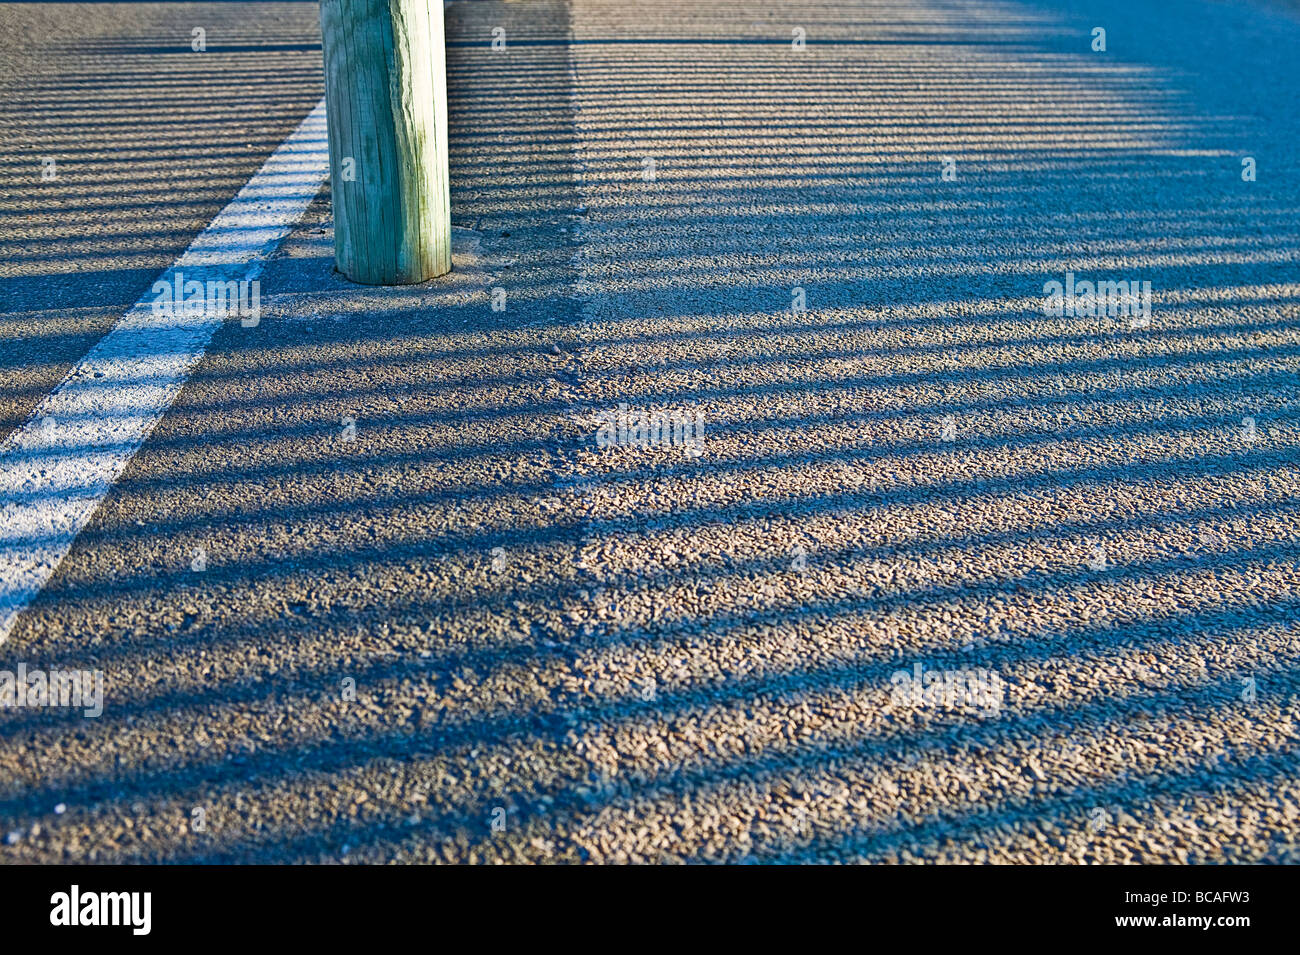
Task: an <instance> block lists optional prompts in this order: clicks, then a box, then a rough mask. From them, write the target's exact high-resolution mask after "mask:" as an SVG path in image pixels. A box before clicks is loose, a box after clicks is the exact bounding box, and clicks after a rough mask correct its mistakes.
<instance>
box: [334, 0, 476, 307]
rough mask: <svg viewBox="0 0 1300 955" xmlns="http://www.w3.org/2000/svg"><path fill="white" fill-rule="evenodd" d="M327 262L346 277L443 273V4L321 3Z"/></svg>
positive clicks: (389, 281) (373, 280) (446, 221)
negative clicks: (330, 217) (330, 212)
mask: <svg viewBox="0 0 1300 955" xmlns="http://www.w3.org/2000/svg"><path fill="white" fill-rule="evenodd" d="M320 21H321V34H322V37H323V39H324V50H325V101H326V109H327V110H328V116H329V139H330V189H331V191H332V193H333V199H334V260H335V263H336V264H337V265H338V269H339V271H340V272H342V273H343V274H344V275H345V276H347V277H348V278H349V279H351V280H352V281H354V282H363V283H365V284H368V285H403V284H409V283H412V282H423V281H425V280H426V279H431V278H433V277H434V276H437V275H442V274H444V273H446V272H450V271H451V199H450V194H449V189H448V173H447V61H446V56H447V54H446V47H445V45H444V42H443V33H442V0H321V5H320Z"/></svg>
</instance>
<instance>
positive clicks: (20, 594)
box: [0, 100, 329, 643]
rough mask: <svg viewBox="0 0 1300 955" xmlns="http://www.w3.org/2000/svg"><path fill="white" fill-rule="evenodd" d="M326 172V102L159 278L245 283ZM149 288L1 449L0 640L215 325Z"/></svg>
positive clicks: (217, 319)
mask: <svg viewBox="0 0 1300 955" xmlns="http://www.w3.org/2000/svg"><path fill="white" fill-rule="evenodd" d="M328 172H329V149H328V143H327V140H326V134H325V101H324V100H321V102H320V103H318V104H317V106H316V108H315V109H313V110H312V111H311V113H309V114H308V116H307V118H306V119H304V120H303V121H302V124H301V125H300V126H299V127H298V128H297V129H296V130H294V132H293V133H292V134H290V136H289V137H288V138H287V139H286V140H285V141H284V142H283V143H281V144H280V146H279V148H278V149H276V151H275V152H274V154H272V156H271V158H269V159H268V160H267V161H266V163H265V165H263V166H262V168H261V169H260V170H259V171H258V173H257V175H255V176H253V178H252V179H250V180H249V181H248V182H247V184H245V186H244V187H243V188H242V189H240V190H239V194H238V195H236V196H235V198H234V199H232V200H231V201H230V204H229V205H227V206H226V207H225V208H224V209H222V210H221V212H220V213H219V214H218V215H217V217H216V218H215V219H213V220H212V222H211V224H209V225H208V227H207V228H206V229H205V230H204V231H203V232H202V234H200V235H199V236H198V237H197V238H196V239H195V240H194V242H193V243H191V245H190V247H189V248H188V249H187V250H186V251H185V254H184V255H182V256H181V257H180V258H179V259H177V260H176V262H175V263H174V264H173V265H172V266H171V268H170V269H168V270H167V271H166V272H164V273H163V274H162V275H161V276H160V279H164V280H166V281H168V282H171V281H172V280H173V277H174V275H175V273H177V272H184V273H185V279H186V280H189V279H198V280H200V281H203V282H205V283H206V282H207V281H209V280H216V281H222V282H228V281H236V282H239V281H252V280H253V279H254V278H255V277H256V276H257V274H258V273H259V272H260V271H261V269H262V265H263V263H264V262H265V260H266V257H267V255H268V254H269V253H271V252H272V251H274V250H275V248H276V246H278V245H279V244H280V242H281V241H282V240H283V239H284V237H285V236H286V235H288V234H289V231H290V229H291V228H292V227H293V226H294V224H295V223H296V222H297V221H298V220H299V219H300V218H301V217H302V215H303V213H304V212H306V210H307V206H308V205H309V204H310V203H311V201H312V200H313V199H314V198H315V197H316V195H317V193H318V192H319V191H320V187H321V183H322V182H323V181H324V179H325V176H326V175H327V174H328ZM156 298H157V295H156V294H155V293H154V292H153V291H152V290H150V291H149V292H147V293H146V294H145V295H144V297H142V298H141V299H140V301H138V302H136V304H135V305H133V306H132V307H131V308H130V310H128V311H127V312H126V314H125V315H123V316H122V318H121V319H120V320H119V321H118V323H117V324H116V325H115V326H114V327H113V330H112V331H111V332H109V333H108V334H107V335H106V336H104V338H103V339H102V340H101V341H100V342H99V343H98V344H97V345H96V346H95V347H94V348H92V349H91V350H90V352H89V353H88V354H87V355H86V357H85V358H83V359H82V360H81V361H80V362H78V363H77V365H76V366H75V367H74V368H73V369H72V371H71V372H69V373H68V376H67V377H66V378H65V379H64V380H63V382H62V383H61V384H60V385H59V386H58V387H57V388H56V389H54V391H52V392H51V393H50V395H49V396H48V397H47V398H46V399H45V400H44V401H43V402H41V404H40V406H39V407H37V408H36V410H35V411H34V412H33V413H32V416H31V418H30V420H28V422H27V423H26V424H25V425H23V427H21V428H20V429H18V430H17V431H15V432H14V433H12V434H11V435H10V436H9V437H8V438H7V439H6V440H5V441H4V443H3V444H0V643H2V642H4V640H5V639H7V638H8V636H9V633H10V631H11V630H12V629H13V626H14V623H15V621H16V620H17V619H18V615H19V613H21V612H22V609H23V608H24V607H26V606H27V604H28V603H30V602H31V600H32V598H33V597H35V596H36V594H37V593H39V592H40V589H41V588H42V587H43V586H45V584H46V582H47V581H48V580H49V579H50V576H51V575H52V574H53V573H54V570H55V568H56V567H58V565H59V562H60V561H61V560H63V558H64V556H65V555H66V554H67V553H68V549H69V548H70V547H71V546H72V542H73V540H74V539H75V538H76V536H77V534H78V533H80V532H81V529H82V528H83V527H85V526H86V522H87V521H89V520H90V516H91V515H92V514H93V513H94V512H95V508H96V507H98V506H99V502H100V501H101V500H103V498H104V495H105V494H107V493H108V489H109V487H111V486H112V484H113V482H114V481H115V480H117V478H118V476H119V475H120V474H121V473H122V470H123V469H124V468H125V467H126V464H127V462H128V461H130V460H131V457H132V456H133V455H134V454H135V453H136V451H138V450H139V449H140V445H141V444H142V443H143V442H144V439H145V438H146V437H148V435H149V432H150V431H152V430H153V428H154V426H155V425H157V423H158V421H159V419H161V418H162V416H163V414H164V413H165V412H166V411H167V409H168V408H169V407H170V406H171V403H172V402H173V401H174V400H175V399H176V396H177V395H178V394H179V393H180V390H181V387H182V386H183V385H184V384H185V379H186V378H187V377H188V376H189V373H190V370H191V369H192V368H193V367H194V365H195V363H196V362H197V361H198V360H199V358H200V357H201V356H202V355H203V350H204V349H205V348H207V345H208V342H209V341H211V340H212V335H213V333H214V332H215V331H216V329H217V327H218V326H219V325H220V324H221V322H222V317H221V316H220V315H218V314H215V313H214V310H212V309H204V310H203V314H202V315H199V316H195V317H186V316H185V315H184V314H181V311H183V310H177V314H175V316H174V317H173V316H167V317H163V316H161V315H155V314H154V312H155V309H154V301H155V299H156Z"/></svg>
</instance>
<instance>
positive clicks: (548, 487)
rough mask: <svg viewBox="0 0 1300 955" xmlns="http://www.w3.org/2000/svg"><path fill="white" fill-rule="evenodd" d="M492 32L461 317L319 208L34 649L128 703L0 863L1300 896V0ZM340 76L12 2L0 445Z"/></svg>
mask: <svg viewBox="0 0 1300 955" xmlns="http://www.w3.org/2000/svg"><path fill="white" fill-rule="evenodd" d="M446 15H447V41H448V47H449V63H448V82H449V93H450V99H451V110H452V115H451V127H452V183H453V223H454V225H455V226H456V250H455V263H456V271H455V272H454V273H453V275H452V276H449V277H447V278H445V279H441V280H438V281H435V282H433V283H429V284H427V285H424V286H417V287H410V288H403V289H374V288H364V287H358V286H353V285H349V284H348V283H347V282H345V281H343V280H342V279H341V278H340V277H339V276H338V275H337V274H335V273H334V272H333V271H332V265H333V261H332V246H333V239H332V227H331V221H330V218H329V206H328V194H327V193H328V190H327V189H326V190H325V191H324V192H323V193H322V195H321V197H320V198H319V199H318V200H317V202H316V203H315V205H313V207H312V209H311V210H310V211H309V213H308V215H307V217H306V219H305V220H304V221H303V222H302V223H301V224H300V226H299V227H298V229H297V230H296V231H295V232H294V234H293V235H292V236H291V238H290V239H288V240H287V241H286V242H285V244H284V245H283V246H282V247H281V248H280V249H279V251H278V252H277V253H276V254H275V256H274V257H273V259H272V261H271V262H269V263H268V265H267V268H266V271H265V272H264V273H263V275H262V277H261V283H262V293H263V305H264V312H263V318H262V320H261V322H260V323H259V324H258V325H257V326H256V327H253V328H246V327H243V326H242V325H241V324H240V322H238V321H237V320H235V321H231V322H228V323H227V324H226V325H225V326H224V327H223V328H222V329H221V330H220V331H218V333H217V335H216V337H215V339H214V340H213V343H212V345H211V347H210V348H209V350H208V354H207V356H206V357H205V358H204V359H203V361H202V362H201V363H200V364H199V366H198V367H197V369H196V371H195V372H194V374H193V376H192V378H191V379H190V381H189V383H188V384H187V385H186V387H185V388H184V390H183V391H182V393H181V395H180V397H179V398H178V400H177V401H176V403H175V405H174V406H173V407H172V409H171V410H170V412H169V413H168V414H167V415H166V416H165V418H164V419H163V420H162V422H161V423H160V425H159V426H158V428H157V429H156V430H155V431H154V432H153V434H152V435H151V437H150V438H149V439H148V441H147V442H146V443H145V445H144V447H143V448H142V449H141V450H140V452H139V453H138V454H137V455H136V456H135V458H134V459H133V460H132V461H131V463H130V465H129V466H128V467H127V469H126V471H125V473H124V474H123V475H122V477H121V479H120V480H119V481H118V482H117V483H116V484H115V486H114V487H113V489H112V490H111V491H110V493H109V494H108V496H107V497H106V498H105V500H104V501H103V503H102V505H101V507H100V509H99V510H98V512H97V513H96V515H95V517H94V518H93V520H92V521H91V523H90V525H89V526H88V527H87V528H86V529H85V531H84V532H83V533H82V534H81V535H80V537H79V538H78V539H77V542H76V544H75V545H74V546H73V549H72V551H71V552H70V553H69V555H68V556H67V558H66V559H65V560H64V561H63V563H62V565H61V566H60V568H59V570H58V571H57V573H56V574H55V576H54V577H53V579H52V580H51V581H50V582H49V584H48V585H47V586H46V587H45V588H44V590H43V591H42V592H41V594H40V595H39V596H38V597H37V599H36V600H35V601H34V602H33V603H32V604H31V605H30V606H29V607H28V608H27V610H26V611H25V612H24V614H23V615H22V616H21V617H20V619H19V621H18V624H17V626H16V627H15V628H14V630H13V632H12V634H11V635H10V636H9V638H8V640H7V641H6V642H5V643H4V644H3V646H0V669H8V670H15V669H16V668H17V667H18V666H19V664H26V665H27V666H28V667H29V668H37V667H45V668H50V667H60V668H76V669H88V670H102V671H103V673H104V705H103V714H102V715H101V716H99V717H98V718H86V717H84V716H83V715H82V714H81V713H80V712H68V711H66V710H60V709H54V708H6V709H0V740H2V743H0V860H3V861H64V862H67V861H86V862H122V861H128V862H132V861H138V862H337V861H349V862H353V861H356V862H378V861H403V862H406V861H411V862H433V861H445V862H500V861H513V862H522V861H535V862H579V861H586V862H714V861H727V862H776V861H781V862H806V861H842V862H918V861H925V862H1259V861H1264V862H1295V861H1300V847H1298V845H1297V839H1298V838H1300V772H1298V770H1300V750H1298V749H1297V744H1298V743H1300V673H1298V672H1297V661H1298V658H1300V623H1298V622H1297V609H1298V605H1300V459H1298V458H1297V448H1298V447H1300V420H1298V419H1297V401H1298V400H1300V391H1298V382H1297V371H1298V370H1300V271H1298V269H1297V266H1298V263H1300V252H1298V251H1297V249H1298V248H1300V156H1298V155H1297V150H1296V148H1295V144H1296V143H1297V142H1300V135H1298V134H1300V117H1298V116H1297V114H1296V110H1295V104H1296V103H1297V102H1298V101H1300V67H1298V65H1297V64H1298V61H1297V60H1296V57H1295V51H1296V49H1300V15H1298V14H1297V11H1296V8H1295V7H1294V5H1286V4H1281V3H1269V2H1263V0H1235V2H1217V3H1210V2H1204V3H1201V2H1191V3H1188V4H1185V5H1180V6H1179V7H1178V8H1177V12H1176V13H1175V12H1174V11H1172V10H1171V9H1170V7H1169V5H1168V4H1163V3H1160V2H1158V0H1122V2H1120V0H1087V2H1081V3H1072V4H1066V3H1055V2H1047V0H1043V2H1029V3H1023V2H999V3H992V2H946V0H929V2H906V0H839V2H834V3H832V2H826V0H810V2H807V3H799V4H794V3H788V4H780V3H772V2H758V0H714V2H709V3H693V2H687V0H638V2H624V0H532V2H487V0H460V2H456V3H453V4H451V5H450V7H449V8H448V10H447V14H446ZM196 26H202V27H205V29H206V31H207V32H206V36H207V44H208V50H207V52H204V53H201V54H200V53H195V52H192V51H191V50H190V49H189V44H190V37H191V30H192V29H193V27H196ZM498 26H501V27H504V28H505V30H506V47H505V49H504V50H493V49H492V48H491V45H490V42H491V39H492V30H493V28H494V27H498ZM1095 27H1102V28H1104V29H1105V31H1106V33H1105V41H1106V48H1105V50H1104V51H1099V50H1097V51H1095V50H1094V49H1093V45H1094V43H1095V40H1094V34H1093V31H1094V28H1095ZM319 57H320V53H319V33H318V26H317V23H316V6H315V5H314V4H310V3H302V4H299V3H238V4H236V3H210V4H165V3H159V4H126V3H122V4H107V3H106V4H91V5H84V6H82V5H74V4H59V3H48V4H46V3H32V4H4V5H0V59H2V60H3V64H4V66H3V71H2V72H0V129H3V132H4V137H3V139H4V145H3V147H2V151H0V173H2V174H3V180H2V181H0V212H2V213H3V220H2V221H3V225H2V227H0V228H2V229H3V231H2V232H0V250H2V254H0V289H2V290H3V294H4V298H3V306H2V308H0V419H2V420H0V426H3V428H4V429H12V428H15V427H17V426H18V425H20V424H21V423H22V421H23V420H24V419H25V418H26V417H27V415H29V414H30V413H31V410H32V408H33V407H35V405H36V404H37V403H38V402H39V401H40V399H41V398H42V396H43V395H44V394H45V393H47V392H48V391H49V390H50V389H51V388H52V387H54V385H56V384H57V383H58V381H59V380H60V378H61V377H62V375H64V374H65V373H66V372H67V369H68V368H69V367H70V366H71V364H72V363H73V362H75V361H76V360H77V359H78V358H79V357H80V356H81V355H82V354H84V352H85V351H86V350H87V349H88V348H89V347H90V345H91V344H93V343H94V341H95V340H96V339H97V338H98V336H100V335H102V334H103V333H104V332H105V331H106V330H107V329H108V328H109V327H111V326H112V323H113V322H114V321H115V319H116V318H117V317H118V316H119V315H120V314H121V313H122V311H123V310H124V309H125V308H126V307H128V306H129V305H130V304H131V303H132V302H134V301H135V300H136V299H137V298H138V297H139V296H140V295H141V294H142V293H143V292H144V291H145V290H146V289H147V288H148V286H149V283H150V282H151V281H152V279H153V277H154V276H155V275H156V274H157V272H159V271H161V270H162V269H164V268H166V266H167V265H168V264H169V263H170V262H171V261H172V260H173V259H174V257H175V256H176V255H177V254H178V253H180V252H181V251H182V250H183V249H184V248H185V246H186V245H187V243H188V242H189V240H190V239H191V238H192V237H193V236H194V235H195V234H196V233H197V232H198V231H199V230H201V229H202V228H203V227H204V226H205V225H206V224H207V222H208V221H209V220H210V219H211V217H212V215H213V214H215V213H216V212H217V211H218V210H219V209H220V208H221V207H222V206H223V205H224V204H225V202H226V201H228V200H229V198H230V197H231V196H232V195H233V194H234V192H235V191H236V190H237V189H238V188H239V187H240V185H241V184H242V183H243V181H244V180H245V179H247V177H248V176H249V175H251V174H252V173H253V172H254V171H255V170H256V169H257V167H258V166H259V165H260V163H261V161H262V160H263V159H265V157H266V156H267V154H269V153H270V151H271V150H272V149H274V148H275V146H276V145H277V144H278V143H279V142H280V140H281V139H283V137H284V136H285V135H286V134H287V133H288V132H289V131H290V130H291V129H292V128H293V127H294V126H295V125H296V124H297V122H298V121H299V120H300V119H301V118H302V117H303V116H304V115H305V114H306V113H307V112H308V110H310V109H311V107H312V106H313V105H314V104H315V103H316V101H317V100H318V99H319V97H320V94H321V79H320V75H319ZM47 155H56V156H57V157H60V158H59V169H60V173H59V177H58V179H57V180H54V181H50V182H44V181H42V180H41V178H40V169H41V157H44V156H47ZM1247 158H1249V159H1251V160H1253V161H1254V162H1253V164H1249V163H1243V160H1245V159H1247ZM1248 167H1250V168H1253V169H1254V172H1255V175H1254V178H1253V179H1250V178H1249V177H1248V176H1247V177H1246V178H1243V173H1244V172H1246V171H1247V169H1248ZM1067 273H1072V274H1073V275H1074V276H1075V277H1076V278H1077V279H1080V280H1082V279H1089V280H1107V281H1118V280H1124V281H1129V280H1133V281H1137V282H1139V283H1142V282H1149V283H1150V287H1151V309H1150V313H1149V315H1139V316H1133V315H1128V314H1118V315H1115V314H1107V315H1086V314H1083V315H1071V314H1064V315H1060V316H1053V315H1049V314H1045V310H1044V297H1045V296H1044V285H1045V283H1048V282H1051V281H1053V280H1055V281H1060V282H1062V283H1065V282H1066V280H1067ZM620 405H626V406H627V414H628V415H630V416H632V417H635V415H636V414H637V413H638V412H656V411H658V412H677V413H680V414H682V415H685V416H686V419H687V420H688V421H689V422H691V423H692V425H694V424H695V423H696V422H698V423H700V424H701V426H702V432H695V433H694V436H695V438H697V439H698V440H697V441H696V442H695V443H694V446H693V447H692V446H689V445H683V444H682V443H680V442H679V443H678V444H673V443H672V442H670V441H664V442H660V443H659V444H657V445H654V446H649V447H641V446H637V445H635V444H630V443H627V442H624V443H619V442H618V440H617V438H618V430H617V429H614V432H613V433H614V436H615V438H616V440H615V444H614V445H613V446H607V445H609V442H608V441H607V440H605V439H606V438H608V437H609V436H610V430H609V429H605V430H603V431H602V429H601V422H602V421H603V420H608V417H609V415H611V414H614V415H615V416H616V417H617V416H618V413H619V408H620ZM694 450H697V451H698V452H699V453H698V454H695V453H692V451H694ZM199 551H201V553H202V554H203V556H204V560H203V561H201V562H200V563H199V566H201V567H202V568H203V569H201V570H196V569H194V568H195V566H196V564H195V561H194V555H195V553H196V552H199ZM918 668H919V669H918ZM918 672H921V673H936V674H942V673H945V672H946V673H949V674H954V673H955V674H959V675H960V678H961V679H962V680H963V681H965V682H964V683H963V684H962V685H964V686H966V687H967V688H968V690H970V693H968V694H967V695H966V696H962V697H960V698H958V697H954V696H951V695H949V696H942V695H934V696H929V697H926V696H921V697H920V698H917V697H915V696H909V695H907V694H906V693H900V692H899V690H900V687H902V686H905V685H906V684H905V683H904V682H902V681H901V676H902V675H906V674H913V675H914V674H916V673H918ZM939 685H940V686H942V684H939ZM971 688H973V689H971Z"/></svg>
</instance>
